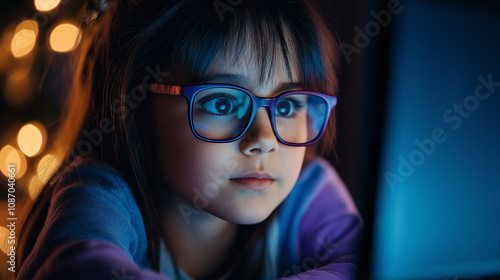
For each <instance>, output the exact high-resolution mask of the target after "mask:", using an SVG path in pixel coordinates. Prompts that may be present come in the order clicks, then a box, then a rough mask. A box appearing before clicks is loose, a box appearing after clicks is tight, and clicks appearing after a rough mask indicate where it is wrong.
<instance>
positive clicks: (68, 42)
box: [49, 23, 80, 52]
mask: <svg viewBox="0 0 500 280" xmlns="http://www.w3.org/2000/svg"><path fill="white" fill-rule="evenodd" d="M49 41H50V47H51V48H52V49H53V50H54V51H56V52H69V51H71V50H73V49H74V48H75V47H76V45H78V43H79V41H80V29H79V28H78V27H76V26H75V25H73V24H71V23H62V24H59V25H58V26H56V27H55V28H54V29H53V30H52V32H51V33H50V39H49Z"/></svg>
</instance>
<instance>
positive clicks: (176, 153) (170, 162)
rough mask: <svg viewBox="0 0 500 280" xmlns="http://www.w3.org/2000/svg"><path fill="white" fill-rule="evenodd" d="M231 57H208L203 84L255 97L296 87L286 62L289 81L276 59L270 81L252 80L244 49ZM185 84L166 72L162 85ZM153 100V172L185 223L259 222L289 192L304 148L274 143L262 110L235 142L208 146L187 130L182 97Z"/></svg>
mask: <svg viewBox="0 0 500 280" xmlns="http://www.w3.org/2000/svg"><path fill="white" fill-rule="evenodd" d="M233 57H234V56H231V55H229V56H226V57H225V58H222V57H220V56H219V57H218V58H216V59H215V60H214V62H213V63H212V65H211V66H210V68H209V69H208V70H207V71H206V73H205V74H204V77H203V80H204V83H226V84H233V85H237V86H241V87H243V88H246V89H248V90H250V91H251V92H252V93H254V94H255V95H257V96H260V97H274V96H276V95H278V94H279V93H281V92H284V91H289V90H298V89H300V88H298V87H297V86H296V85H297V83H299V82H300V73H299V72H298V70H297V69H298V67H297V65H296V63H294V62H293V61H291V66H292V78H293V80H292V81H290V79H289V75H288V74H287V72H286V70H285V69H286V68H285V63H284V61H283V60H281V61H280V60H279V59H278V60H276V64H275V65H272V73H271V74H272V75H271V77H270V78H269V79H264V80H265V81H263V82H259V78H258V77H259V73H260V66H259V65H258V64H257V63H256V61H255V58H254V54H253V51H252V50H251V48H248V49H246V50H244V51H243V52H241V53H240V56H239V57H238V59H237V62H236V63H233V61H234V59H233ZM189 79H190V78H189V77H187V76H186V75H183V74H182V72H180V71H174V72H170V75H169V76H168V77H167V79H166V81H164V83H166V84H171V85H182V84H184V83H185V82H186V81H189ZM205 79H206V80H205ZM154 102H155V105H154V114H155V118H156V131H157V135H158V147H157V150H158V158H159V163H160V170H161V173H162V175H163V179H164V180H165V182H166V183H167V184H168V186H169V187H170V188H171V190H172V192H171V193H170V195H171V196H172V195H173V196H175V197H176V199H173V200H172V201H175V203H176V204H178V205H173V207H175V208H177V209H178V210H179V211H181V214H182V216H183V217H184V218H185V221H186V222H188V223H189V221H191V220H192V219H193V218H194V217H195V216H196V215H198V214H199V213H200V212H199V210H198V209H201V210H202V211H206V212H208V213H210V214H212V215H214V216H217V217H219V218H221V219H224V220H227V221H229V222H232V223H237V224H254V223H259V222H261V221H263V220H264V219H265V218H267V217H268V216H269V215H270V214H271V212H272V211H273V210H274V209H275V208H276V207H277V206H278V205H279V204H280V203H281V202H282V201H283V200H284V199H285V197H286V196H287V195H288V194H289V193H290V191H291V190H292V188H293V186H294V184H295V182H296V181H297V178H298V176H299V173H300V170H301V166H302V162H303V160H304V153H305V150H306V148H305V147H291V146H286V145H283V144H281V143H279V142H278V141H277V139H276V137H275V135H274V133H273V131H272V126H271V123H270V119H269V116H268V113H267V111H266V110H265V108H264V107H262V108H259V110H258V112H257V115H256V116H255V119H254V120H253V122H252V124H251V126H250V128H249V130H248V131H247V132H246V134H245V135H243V137H242V138H240V139H239V140H237V141H234V142H230V143H209V142H205V141H202V140H199V139H198V138H196V136H194V135H193V133H192V132H191V129H190V126H189V120H188V104H187V102H186V99H185V98H184V97H182V96H156V97H155V100H154ZM262 178H264V179H262ZM193 207H195V208H193Z"/></svg>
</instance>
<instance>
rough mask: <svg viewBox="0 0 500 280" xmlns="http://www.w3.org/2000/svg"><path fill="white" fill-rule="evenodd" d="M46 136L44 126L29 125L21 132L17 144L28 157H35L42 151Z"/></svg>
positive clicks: (38, 124) (37, 124)
mask: <svg viewBox="0 0 500 280" xmlns="http://www.w3.org/2000/svg"><path fill="white" fill-rule="evenodd" d="M46 135H47V134H46V132H45V128H44V127H43V125H41V124H40V123H29V124H26V125H24V126H23V127H22V128H21V129H20V130H19V133H18V134H17V144H18V145H19V148H20V149H21V151H22V152H23V153H24V154H25V155H26V156H28V157H33V156H35V155H37V154H38V153H40V151H41V150H42V148H43V145H44V143H45V139H44V137H46Z"/></svg>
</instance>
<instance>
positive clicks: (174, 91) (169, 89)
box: [143, 84, 181, 95]
mask: <svg viewBox="0 0 500 280" xmlns="http://www.w3.org/2000/svg"><path fill="white" fill-rule="evenodd" d="M143 86H144V85H143ZM147 86H149V90H150V91H151V92H152V93H154V94H166V95H181V87H180V86H171V85H165V84H149V85H147Z"/></svg>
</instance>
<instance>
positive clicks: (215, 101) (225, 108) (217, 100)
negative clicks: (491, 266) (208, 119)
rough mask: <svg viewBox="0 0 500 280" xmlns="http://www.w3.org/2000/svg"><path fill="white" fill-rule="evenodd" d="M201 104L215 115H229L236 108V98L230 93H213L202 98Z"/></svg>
mask: <svg viewBox="0 0 500 280" xmlns="http://www.w3.org/2000/svg"><path fill="white" fill-rule="evenodd" d="M199 106H200V107H201V108H202V109H203V110H205V111H206V112H208V113H210V114H214V115H227V114H230V113H233V112H234V110H235V109H236V104H235V100H234V98H233V97H232V96H230V95H225V94H212V95H209V96H206V97H204V98H202V99H201V100H200V102H199Z"/></svg>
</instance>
